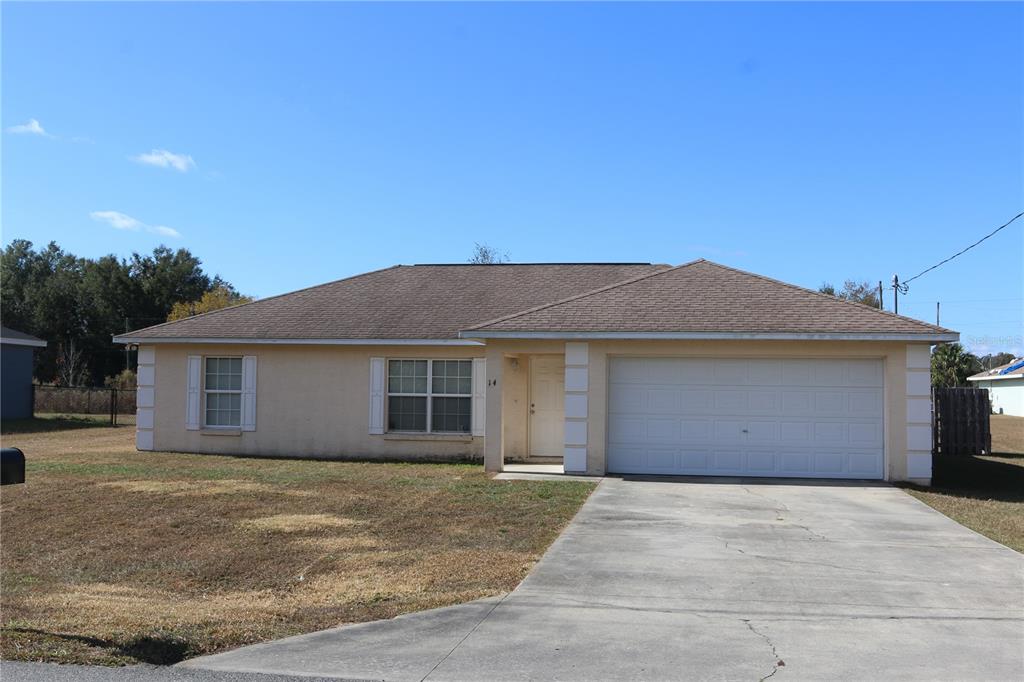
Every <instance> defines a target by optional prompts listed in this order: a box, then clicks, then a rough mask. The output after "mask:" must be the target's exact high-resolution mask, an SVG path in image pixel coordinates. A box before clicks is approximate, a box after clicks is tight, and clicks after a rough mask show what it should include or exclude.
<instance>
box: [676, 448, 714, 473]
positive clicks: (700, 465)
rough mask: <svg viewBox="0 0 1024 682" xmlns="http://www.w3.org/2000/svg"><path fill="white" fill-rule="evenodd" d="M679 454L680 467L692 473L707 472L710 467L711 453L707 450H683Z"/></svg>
mask: <svg viewBox="0 0 1024 682" xmlns="http://www.w3.org/2000/svg"><path fill="white" fill-rule="evenodd" d="M679 456H680V464H681V466H682V469H683V470H685V471H688V472H690V473H692V474H703V473H707V472H708V471H709V470H710V468H711V453H710V452H709V451H708V450H683V451H682V452H681V453H680V455H679Z"/></svg>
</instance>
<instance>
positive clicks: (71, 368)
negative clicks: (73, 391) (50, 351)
mask: <svg viewBox="0 0 1024 682" xmlns="http://www.w3.org/2000/svg"><path fill="white" fill-rule="evenodd" d="M86 376H87V375H86V367H85V360H84V359H83V357H82V351H80V350H78V349H77V348H75V340H74V339H71V340H70V341H68V342H67V343H64V342H61V343H58V344H57V376H56V377H54V382H55V383H56V384H57V385H58V386H81V385H82V384H83V383H85V379H86Z"/></svg>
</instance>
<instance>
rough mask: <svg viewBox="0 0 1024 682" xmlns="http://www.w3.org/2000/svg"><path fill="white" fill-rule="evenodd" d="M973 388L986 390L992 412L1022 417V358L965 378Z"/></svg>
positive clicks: (1023, 376) (1023, 401) (1023, 405)
mask: <svg viewBox="0 0 1024 682" xmlns="http://www.w3.org/2000/svg"><path fill="white" fill-rule="evenodd" d="M967 381H969V382H971V384H972V386H973V387H974V388H987V389H988V399H989V402H990V403H991V404H992V411H993V412H995V413H996V414H1012V415H1013V416H1015V417H1024V357H1020V358H1015V359H1014V360H1013V361H1012V362H1008V363H1006V364H1005V365H1000V366H999V367H996V368H995V369H989V370H985V371H984V372H979V373H977V374H975V375H974V376H969V377H967Z"/></svg>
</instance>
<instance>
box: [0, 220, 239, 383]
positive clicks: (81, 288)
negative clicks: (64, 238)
mask: <svg viewBox="0 0 1024 682" xmlns="http://www.w3.org/2000/svg"><path fill="white" fill-rule="evenodd" d="M0 290H2V291H3V296H2V297H0V317H2V319H3V323H4V326H7V327H10V328H13V329H17V330H19V331H23V332H26V333H28V334H32V335H33V336H38V337H39V338H41V339H43V340H44V341H46V342H47V347H46V348H44V349H40V351H39V352H37V353H36V365H35V378H36V380H37V381H40V382H42V383H59V384H62V385H100V384H102V383H103V382H104V380H105V379H106V378H107V377H111V376H113V375H116V374H118V373H119V372H120V371H122V370H124V369H126V356H125V350H124V347H123V346H121V345H120V344H114V343H113V341H112V337H113V336H115V335H117V334H122V333H124V332H125V331H130V330H133V329H139V328H141V327H148V326H150V325H154V324H159V323H161V322H165V321H167V320H168V319H169V317H171V316H172V313H174V316H173V317H174V318H175V319H176V318H179V317H186V316H188V315H191V314H195V313H197V312H203V311H205V310H213V309H215V308H216V307H225V306H227V305H234V304H236V303H241V302H244V301H246V300H249V299H247V298H245V297H243V296H241V295H240V294H239V293H238V292H237V291H236V290H235V288H234V287H233V286H232V285H231V284H230V283H228V282H226V281H224V280H223V279H221V277H220V276H218V275H214V276H212V277H211V276H210V275H209V274H208V273H206V272H204V271H203V268H202V261H200V260H199V258H197V257H196V256H194V255H192V253H190V252H189V251H188V249H178V250H177V251H173V250H171V249H169V248H167V247H166V246H158V247H157V248H155V249H153V253H152V254H139V253H133V254H132V255H131V257H130V258H118V257H117V256H115V255H113V254H111V255H107V256H101V257H100V258H96V259H92V258H81V257H79V256H75V255H74V254H71V253H68V252H67V251H65V250H64V249H62V248H61V247H60V246H58V245H57V243H56V242H50V243H49V244H47V245H46V246H45V247H43V248H40V249H38V250H37V249H36V248H34V246H33V244H32V242H30V241H28V240H25V239H15V240H13V241H12V242H11V243H10V244H8V245H7V246H6V247H5V248H4V251H3V254H2V256H0Z"/></svg>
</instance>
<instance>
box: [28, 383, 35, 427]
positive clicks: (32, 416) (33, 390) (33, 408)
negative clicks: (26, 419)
mask: <svg viewBox="0 0 1024 682" xmlns="http://www.w3.org/2000/svg"><path fill="white" fill-rule="evenodd" d="M29 416H30V417H31V418H32V419H35V418H36V384H35V382H32V413H31V414H30V415H29Z"/></svg>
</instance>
